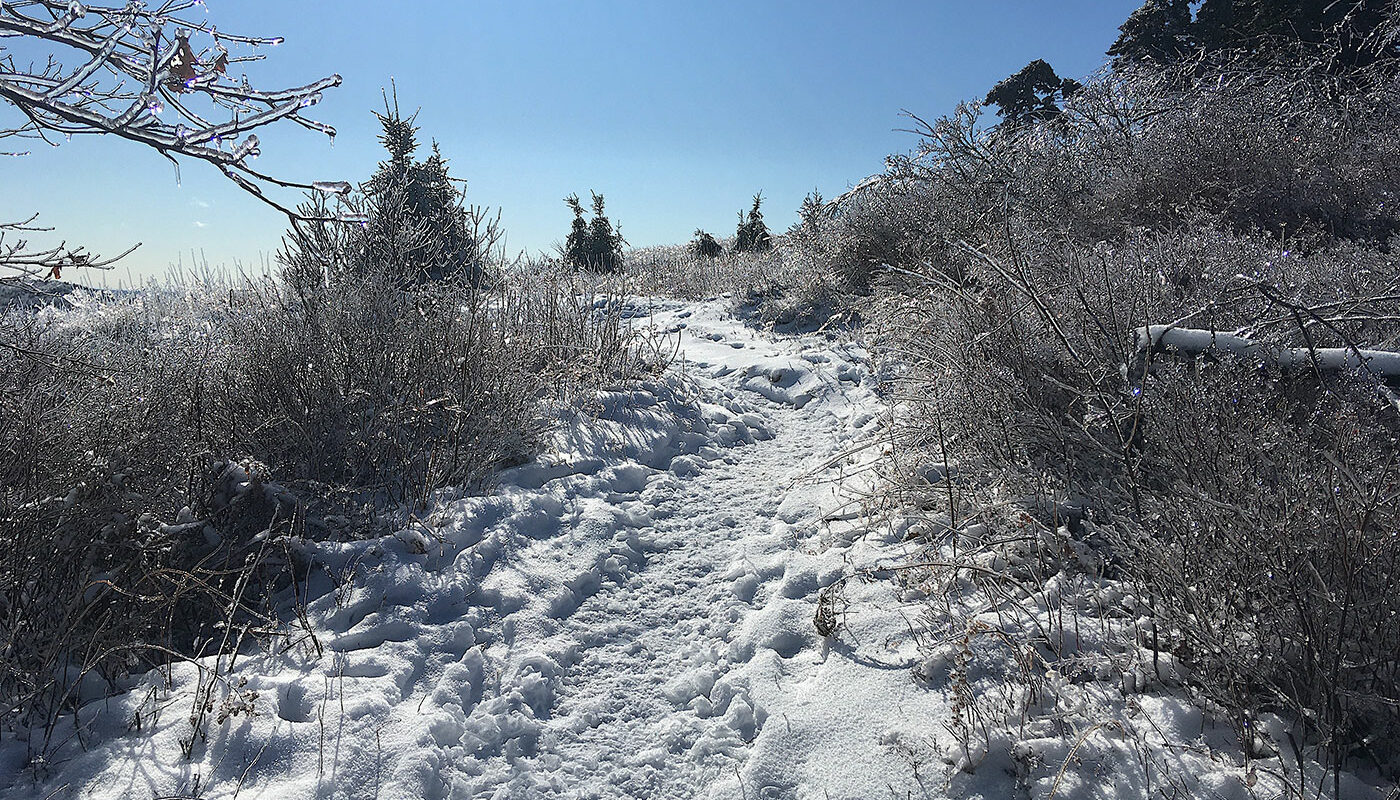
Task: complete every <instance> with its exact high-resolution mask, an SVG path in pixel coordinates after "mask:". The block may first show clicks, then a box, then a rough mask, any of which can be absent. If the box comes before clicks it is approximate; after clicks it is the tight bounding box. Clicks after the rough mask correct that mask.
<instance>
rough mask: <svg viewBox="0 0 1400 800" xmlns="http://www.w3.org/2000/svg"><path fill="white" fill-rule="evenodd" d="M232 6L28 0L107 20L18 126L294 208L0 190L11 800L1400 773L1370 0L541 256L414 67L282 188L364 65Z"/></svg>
mask: <svg viewBox="0 0 1400 800" xmlns="http://www.w3.org/2000/svg"><path fill="white" fill-rule="evenodd" d="M196 5H198V4H196V3H193V2H176V3H169V4H165V5H164V6H163V7H162V10H161V11H159V12H156V11H153V10H151V9H148V8H147V7H145V6H144V5H142V4H140V3H133V4H130V6H129V7H128V8H127V9H126V10H124V11H123V10H121V9H115V8H98V7H93V8H89V7H87V6H85V5H83V4H81V3H71V4H67V5H63V4H55V3H46V2H39V0H19V1H18V2H7V3H4V4H0V32H3V33H4V35H5V36H6V37H9V38H14V37H19V38H23V39H25V40H26V41H28V40H30V39H33V40H44V41H49V40H54V39H57V40H61V41H62V42H63V43H64V44H65V45H74V46H76V47H77V49H78V50H79V51H80V52H83V53H87V54H88V55H87V56H86V58H87V59H88V60H87V61H85V62H83V63H81V64H78V65H65V64H63V63H60V62H59V61H52V62H49V65H48V66H47V67H44V68H43V72H42V74H30V73H26V72H24V68H22V67H19V66H17V64H16V62H15V61H14V59H13V58H12V57H5V55H4V54H5V51H4V50H3V49H0V88H6V91H7V93H6V94H5V98H6V99H7V101H9V102H10V103H11V104H13V105H16V106H18V107H19V109H20V110H21V111H23V112H24V113H23V115H22V121H21V122H20V123H19V124H20V125H21V127H19V128H16V129H14V130H12V131H9V132H8V133H0V138H4V137H5V136H9V135H13V136H18V135H42V134H44V133H45V132H48V133H55V132H64V133H78V134H84V133H94V134H95V133H115V134H117V135H118V136H120V137H123V138H126V139H129V140H133V141H136V142H138V143H142V144H146V145H149V146H152V147H155V148H157V149H159V150H161V151H162V152H166V153H168V154H171V155H178V156H181V157H184V158H186V159H197V160H203V161H206V162H209V163H211V164H213V165H215V166H217V167H218V168H220V169H221V170H223V171H224V173H225V174H226V175H228V176H229V177H230V178H231V179H233V180H234V181H235V182H237V183H238V185H239V186H240V187H242V188H244V189H246V190H248V191H249V192H251V193H252V194H254V195H256V196H257V197H259V198H261V199H262V200H264V201H266V202H269V203H271V204H273V205H275V206H277V207H278V208H280V209H281V210H283V211H285V212H287V213H288V215H289V217H291V227H290V228H289V230H288V231H287V233H286V236H285V238H284V241H283V247H282V250H281V252H280V253H279V254H278V263H279V265H280V272H279V274H278V275H276V276H274V277H268V278H258V279H249V278H240V279H238V280H230V281H215V280H183V281H173V282H171V283H169V284H167V285H164V286H152V287H149V288H147V289H145V290H141V291H134V292H126V293H117V294H98V293H92V292H87V291H82V290H74V289H73V288H72V287H71V286H68V285H67V284H62V283H59V282H58V281H57V280H48V281H42V280H41V279H42V278H44V277H45V276H47V277H49V278H51V279H57V278H59V277H60V276H61V274H62V272H63V271H64V270H67V269H78V268H82V267H91V266H101V265H103V264H104V263H105V262H103V260H102V259H100V258H97V257H95V256H92V255H90V254H88V253H86V252H85V251H84V250H82V249H81V248H68V247H66V246H59V247H56V248H52V249H43V248H37V249H36V248H33V247H31V246H30V245H29V244H28V242H27V241H26V240H24V239H23V238H17V237H19V236H20V235H21V234H24V235H27V233H28V232H30V231H34V230H36V228H35V227H34V226H33V220H32V219H30V220H23V221H0V268H3V269H5V270H7V271H6V272H5V274H4V275H3V276H0V290H3V291H0V796H4V797H7V798H8V797H13V798H28V797H44V798H73V799H74V800H77V799H78V798H84V799H85V798H127V797H141V798H161V799H162V800H174V799H175V798H179V800H196V799H197V798H198V799H203V798H209V799H210V800H213V799H215V798H228V799H229V800H232V798H236V797H265V798H278V799H279V800H280V798H293V799H296V798H308V799H309V798H326V799H327V800H342V799H343V800H359V798H366V799H368V798H431V799H433V800H438V799H441V800H448V799H449V798H491V799H492V800H505V798H535V797H572V798H612V797H632V798H693V797H701V798H716V799H718V798H725V799H726V800H728V799H731V798H732V799H733V800H819V799H820V800H831V799H832V798H841V799H842V800H858V799H865V798H884V797H888V798H906V800H907V799H908V798H957V799H959V800H961V799H963V798H967V799H968V800H972V799H973V798H983V799H984V800H991V799H992V798H1027V800H1054V799H1055V798H1063V799H1064V800H1089V799H1091V798H1094V799H1101V800H1122V799H1123V798H1152V799H1153V800H1158V799H1160V800H1178V799H1180V798H1201V799H1202V800H1218V799H1221V798H1224V799H1226V800H1236V799H1238V800H1263V799H1264V798H1269V799H1270V800H1273V799H1274V798H1279V799H1280V800H1304V799H1305V798H1307V799H1310V800H1321V798H1330V800H1342V799H1343V798H1357V799H1358V800H1370V798H1375V799H1376V800H1382V799H1384V800H1395V798H1397V797H1400V787H1397V783H1396V781H1397V778H1398V777H1400V570H1398V569H1397V567H1400V537H1397V530H1400V450H1398V449H1397V447H1398V444H1397V443H1400V394H1397V392H1400V355H1397V349H1400V259H1397V256H1396V250H1397V247H1400V206H1397V204H1396V201H1395V198H1396V196H1397V195H1400V166H1398V165H1400V133H1397V131H1400V68H1397V65H1400V25H1397V24H1396V21H1395V19H1394V10H1393V8H1391V7H1390V6H1388V5H1385V4H1381V3H1372V2H1337V3H1328V4H1316V3H1286V4H1285V3H1261V2H1253V0H1250V1H1248V2H1246V0H1236V1H1235V2H1233V3H1228V2H1223V0H1205V2H1202V3H1195V4H1193V3H1188V2H1185V0H1151V2H1148V3H1146V4H1145V5H1144V6H1143V7H1142V8H1141V9H1139V11H1137V12H1135V13H1134V14H1133V15H1132V16H1131V17H1130V18H1129V19H1128V20H1127V21H1126V22H1125V23H1124V25H1123V27H1122V28H1121V32H1122V36H1121V37H1120V38H1119V40H1118V41H1117V42H1116V43H1115V44H1114V45H1113V48H1112V49H1111V50H1110V51H1109V55H1110V56H1111V57H1112V61H1111V63H1110V64H1109V66H1108V67H1106V68H1105V70H1104V71H1103V72H1102V73H1101V74H1099V75H1096V76H1092V77H1090V78H1088V79H1086V80H1085V81H1083V82H1081V81H1078V80H1074V79H1066V78H1062V77H1061V76H1059V75H1057V74H1056V73H1055V71H1054V69H1053V68H1052V67H1051V66H1050V65H1049V64H1047V63H1045V62H1043V61H1033V62H1031V63H1030V64H1028V65H1027V66H1026V67H1025V68H1024V69H1022V70H1021V71H1019V72H1017V73H1016V74H1014V75H1012V76H1010V77H1008V78H1007V79H1006V80H1004V81H1002V82H1001V83H999V84H997V85H996V86H995V87H993V88H992V90H991V91H990V92H989V94H988V95H987V96H986V98H985V100H984V101H983V104H982V105H978V104H971V103H970V104H965V105H962V106H960V107H958V108H957V109H956V110H955V111H953V112H952V113H950V114H949V115H947V116H944V117H940V118H937V119H933V120H932V121H928V120H924V119H922V118H919V117H911V120H912V121H911V122H910V123H909V125H910V128H911V130H910V133H911V134H912V136H913V139H912V140H911V141H912V142H913V143H914V146H913V149H912V150H911V152H908V153H905V154H900V155H895V156H891V157H890V158H889V159H888V161H887V168H886V170H885V171H884V172H883V173H881V174H879V175H875V176H872V177H870V178H868V179H866V180H864V181H862V182H860V183H859V184H858V185H857V186H855V187H854V188H852V189H851V190H850V191H848V192H846V193H844V194H842V195H841V196H840V197H837V198H835V199H833V200H831V201H827V200H824V199H823V198H821V197H820V195H818V194H816V193H813V194H812V195H811V196H809V197H808V198H807V199H806V200H805V201H804V202H803V203H802V206H801V208H800V209H799V216H800V219H799V221H798V222H797V223H796V224H795V225H793V226H792V227H791V228H790V229H789V230H787V231H785V232H781V233H775V232H773V231H770V230H769V229H768V227H767V223H766V222H765V221H764V216H763V211H762V202H763V196H762V195H761V194H760V195H755V196H754V197H753V200H752V206H751V207H749V208H748V210H747V213H744V212H743V211H741V213H740V221H739V224H738V228H737V230H736V231H735V233H734V236H733V237H732V238H727V237H723V236H721V237H716V236H714V235H713V234H710V233H707V232H705V231H703V230H697V231H696V232H695V238H694V240H693V241H692V242H690V244H689V245H676V246H673V247H658V248H649V249H644V250H630V251H628V250H624V248H623V245H624V240H623V239H622V237H621V234H620V228H619V227H617V226H615V224H614V222H613V221H612V220H609V219H608V217H607V216H606V213H605V204H604V200H603V197H602V195H601V194H592V195H591V203H590V205H589V208H591V214H590V212H589V210H588V209H585V207H584V204H583V203H582V201H581V199H580V197H579V195H577V194H572V195H570V196H569V197H568V198H566V200H565V202H566V203H567V204H568V206H569V207H570V209H571V210H572V211H573V213H574V220H573V224H572V229H571V231H570V233H569V234H568V238H567V239H566V240H565V241H564V242H563V243H562V244H561V246H560V248H559V255H560V256H561V258H560V259H558V260H550V259H541V260H538V261H534V262H529V263H527V262H526V261H525V260H524V259H517V260H515V261H510V260H509V259H507V258H505V256H504V255H503V254H502V253H501V251H500V242H501V241H502V239H501V237H502V236H503V230H502V228H501V227H500V216H499V214H496V215H493V214H492V213H489V212H488V211H487V210H486V209H485V208H483V207H479V206H474V205H468V204H467V203H466V201H465V198H464V196H463V193H462V192H463V190H462V189H461V188H460V187H461V182H460V181H458V180H456V179H455V178H453V177H451V176H449V174H448V166H447V164H448V162H447V160H446V159H445V158H444V157H443V156H442V154H441V153H440V152H439V150H438V148H437V146H436V145H434V146H433V147H432V148H430V150H429V151H428V152H421V151H420V148H419V144H418V139H417V133H418V129H417V127H416V125H415V121H414V120H415V118H414V117H413V116H409V117H407V118H405V117H404V116H402V115H401V114H400V111H399V108H398V104H397V98H395V99H393V100H392V101H391V99H390V96H389V95H388V94H387V93H386V95H385V97H384V109H383V112H382V113H377V116H378V119H379V122H380V124H381V127H382V134H381V137H380V141H381V142H382V143H383V144H384V146H385V149H386V151H387V154H386V158H385V160H384V161H383V162H381V163H380V164H379V165H378V167H377V168H376V169H375V170H374V172H373V174H372V175H371V177H369V178H368V179H367V180H365V181H364V182H362V183H358V184H352V183H349V182H347V181H339V180H336V181H328V180H321V181H314V182H311V183H306V184H300V183H296V182H292V181H287V180H283V179H281V178H277V177H275V176H267V175H263V174H262V173H259V172H256V171H254V170H253V169H251V168H250V167H249V165H248V163H247V159H248V158H251V156H253V155H255V154H256V152H257V150H258V147H259V142H258V139H257V136H256V134H254V133H253V132H252V131H253V129H255V128H257V127H261V126H263V125H267V124H272V123H273V122H276V121H278V120H292V121H294V122H296V123H300V124H301V125H302V126H304V127H308V128H310V129H312V130H315V131H321V132H324V133H333V131H332V130H331V129H330V128H328V127H327V126H325V125H323V124H322V123H319V122H315V121H313V120H310V119H306V118H304V117H301V116H300V115H299V114H300V110H301V109H303V108H305V107H308V106H311V105H314V104H315V102H316V101H317V100H318V99H319V97H320V92H321V91H322V90H324V89H330V88H332V87H333V86H335V85H336V84H337V83H338V82H339V78H338V77H336V76H331V77H328V78H324V79H322V80H320V81H315V82H313V83H310V84H307V85H305V86H302V87H300V88H294V89H287V90H283V91H273V92H264V91H259V90H255V89H253V88H252V87H251V86H248V85H246V84H244V85H241V86H239V85H232V84H230V82H229V81H228V78H227V67H228V64H229V57H228V52H227V50H226V48H225V47H224V44H225V42H226V41H233V40H229V39H228V37H227V36H226V35H222V34H216V32H215V31H214V30H213V29H212V27H208V26H204V25H198V24H193V23H190V24H185V23H181V22H180V20H178V19H176V18H175V16H172V15H177V14H180V13H183V12H185V11H188V10H190V9H192V8H194V7H195V6H196ZM1279 9H1285V11H1286V13H1283V14H1279V13H1275V12H1277V11H1278V10H1279ZM167 27H170V28H172V30H171V31H169V32H168V33H167V32H166V31H165V29H166V28H167ZM46 37H47V38H46ZM192 37H193V39H194V40H196V41H199V40H200V37H208V38H209V39H210V40H211V41H212V42H213V44H212V45H210V47H208V48H207V49H205V50H201V51H199V52H196V51H195V49H194V48H193V47H192V46H191V45H190V41H191V39H192ZM221 37H222V38H221ZM5 40H7V39H5ZM5 40H0V41H5ZM161 41H165V42H167V44H168V45H169V46H168V47H166V48H165V49H164V50H162V49H161V46H160V44H159V43H160V42H161ZM239 41H241V42H242V43H243V44H249V45H251V44H257V43H266V44H271V43H274V42H275V40H273V39H246V40H239ZM250 58H253V59H256V58H258V57H257V56H252V57H250ZM32 69H38V68H37V67H34V68H32ZM122 76H125V79H124V78H122ZM126 79H131V81H132V82H131V83H130V86H134V87H137V88H134V89H129V88H124V87H127V86H128V84H127V83H125V82H124V80H126ZM14 86H20V87H21V88H22V89H23V90H22V91H20V90H17V89H14V88H13V87H14ZM36 86H37V87H49V88H48V89H46V90H44V91H42V92H41V91H40V90H39V89H35V88H33V87H36ZM25 87H27V88H25ZM75 89H81V90H80V91H74V90H75ZM129 92H136V94H135V95H130V96H129ZM133 100H134V101H135V102H134V103H133V102H132V101H133ZM194 101H200V102H203V103H205V104H206V105H212V106H213V110H214V112H217V113H216V114H215V115H214V116H217V115H218V113H222V112H223V111H229V112H232V113H233V119H232V120H230V121H228V122H222V123H221V122H218V121H217V120H216V119H212V118H211V119H210V120H205V118H204V117H201V116H199V115H197V114H193V113H192V112H190V111H189V110H188V103H191V102H194ZM165 103H170V104H171V105H172V107H173V108H174V109H175V112H176V113H175V114H173V115H170V116H167V117H165V118H163V119H161V118H159V116H158V115H159V113H160V110H161V109H162V108H163V104H165ZM984 106H986V107H991V106H995V107H996V108H997V112H998V114H997V118H996V119H995V120H991V119H989V118H988V116H987V113H986V108H984ZM122 109H125V110H122ZM248 109H258V111H257V113H255V114H252V115H250V116H242V113H243V112H245V111H247V110H248ZM205 113H206V114H208V113H209V112H208V110H207V109H206V111H205ZM176 116H180V117H182V118H184V119H186V122H196V121H197V122H198V124H197V125H194V126H191V125H188V124H186V123H178V122H176V121H175V120H174V117H176ZM274 188H278V189H297V188H301V189H305V190H307V191H308V194H307V196H306V199H305V200H304V202H303V203H302V205H300V206H298V207H297V209H296V210H295V211H293V210H292V209H290V208H287V207H284V206H283V205H281V204H280V202H279V201H278V200H276V199H275V198H274V197H273V191H272V190H273V189H274ZM264 190H267V191H266V192H265V191H264ZM4 237H9V238H4Z"/></svg>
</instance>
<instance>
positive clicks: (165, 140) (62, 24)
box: [0, 0, 340, 274]
mask: <svg viewBox="0 0 1400 800" xmlns="http://www.w3.org/2000/svg"><path fill="white" fill-rule="evenodd" d="M203 6H204V4H203V2H196V1H195V0H165V2H161V3H149V4H148V3H146V2H141V0H132V1H131V2H128V3H126V4H125V5H122V6H101V5H89V4H85V3H83V2H81V0H70V1H69V2H52V1H51V0H4V1H3V2H0V100H3V101H4V102H6V103H8V104H9V105H11V106H13V107H14V108H15V109H16V110H17V111H18V116H17V117H16V119H15V121H14V123H13V124H7V125H3V126H0V139H4V138H32V139H40V140H42V141H44V142H47V143H49V144H57V143H58V142H59V141H61V140H62V138H71V137H73V136H78V135H84V134H114V135H116V136H118V137H120V138H123V139H127V140H129V141H133V142H137V143H139V144H143V145H146V146H147V147H150V148H152V149H154V150H156V151H157V152H160V153H161V154H163V155H165V156H166V157H168V158H171V159H172V160H178V159H179V158H180V157H185V158H192V159H198V160H200V161H205V162H208V163H210V164H212V165H214V166H215V167H217V168H218V169H219V170H220V171H221V172H223V173H224V174H225V175H226V176H228V177H229V178H230V179H231V180H233V181H234V183H236V184H237V185H238V186H239V187H240V188H242V189H244V190H245V191H248V192H249V193H250V194H252V195H254V196H255V197H257V198H258V199H259V200H261V201H263V202H264V203H267V204H268V205H271V206H272V207H274V208H276V209H278V210H279V211H282V212H283V213H285V214H287V215H288V216H291V217H294V218H295V217H296V212H295V211H293V210H292V209H291V208H290V207H288V205H286V204H283V203H280V202H278V201H277V200H276V199H274V198H273V197H272V196H270V195H269V193H268V192H267V191H266V189H267V188H268V187H280V188H290V189H302V190H306V189H311V188H312V187H313V182H312V181H309V180H308V181H304V182H303V181H296V180H290V179H287V178H280V177H274V176H271V175H268V174H265V173H262V172H259V171H257V170H254V169H252V168H251V167H250V166H249V163H248V162H249V161H250V160H251V159H253V158H256V157H257V156H258V154H259V148H260V143H259V141H258V137H257V135H256V133H255V132H254V131H255V130H256V129H258V128H261V127H263V126H266V125H271V124H273V123H275V122H280V121H284V120H290V121H292V122H295V123H297V124H299V125H301V126H302V127H305V128H308V129H310V130H314V131H318V132H321V133H324V134H326V135H327V136H330V137H332V138H333V137H334V136H335V129H334V128H332V127H331V126H329V125H327V124H325V123H323V122H319V121H316V120H313V119H309V118H307V117H304V116H302V114H303V113H304V112H305V110H306V109H307V108H309V107H311V106H313V105H315V104H317V103H318V102H320V100H321V96H322V92H324V91H325V90H327V89H330V88H332V87H335V86H338V85H339V84H340V76H339V75H331V76H328V77H325V78H321V79H320V80H316V81H313V82H311V83H308V84H305V85H302V86H296V87H293V88H286V89H266V88H255V87H254V86H252V85H251V84H250V83H249V81H248V77H247V76H246V75H243V76H241V78H240V79H238V80H234V79H233V78H232V77H231V76H230V75H229V69H230V66H231V65H235V64H238V63H241V62H249V61H259V60H262V59H263V58H264V57H265V56H264V55H263V54H261V53H258V52H254V49H256V48H258V47H263V46H271V45H276V44H280V43H281V41H282V40H281V39H280V38H275V37H252V36H237V35H230V34H227V33H224V32H222V31H219V30H218V29H217V28H216V27H215V26H214V25H213V24H211V23H210V22H209V21H208V20H201V19H195V18H192V17H187V16H182V15H184V14H186V13H190V12H195V11H202V10H203ZM199 45H203V48H202V49H200V50H196V47H197V46H199ZM231 47H232V48H235V49H238V48H242V49H245V50H247V52H244V53H242V54H238V55H235V54H233V53H232V52H231V51H230V48H231ZM19 56H22V57H23V58H24V59H25V61H24V62H21V61H19V59H18V57H19ZM60 137H62V138H60ZM25 224H26V223H11V224H9V225H0V232H4V231H9V232H10V233H11V234H12V236H13V234H14V232H16V231H21V230H35V229H32V228H26V227H25ZM96 263H100V260H99V259H95V258H92V257H89V256H87V255H85V253H84V252H83V251H82V249H81V248H77V249H68V248H65V247H64V246H62V245H60V246H59V247H57V248H52V249H49V250H27V249H26V248H25V242H24V241H22V240H12V241H11V242H9V243H8V244H0V268H9V269H10V270H11V271H18V272H21V273H23V274H34V273H46V272H50V271H54V270H56V269H62V268H63V267H67V266H79V265H93V264H96Z"/></svg>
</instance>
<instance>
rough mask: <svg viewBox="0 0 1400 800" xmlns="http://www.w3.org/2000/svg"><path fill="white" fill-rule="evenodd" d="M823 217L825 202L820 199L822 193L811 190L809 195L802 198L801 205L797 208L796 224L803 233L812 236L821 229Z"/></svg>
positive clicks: (824, 214)
mask: <svg viewBox="0 0 1400 800" xmlns="http://www.w3.org/2000/svg"><path fill="white" fill-rule="evenodd" d="M825 216H826V202H825V201H824V200H823V199H822V193H821V192H820V191H818V190H816V189H813V190H812V192H811V194H809V195H807V196H806V197H803V198H802V205H800V206H798V207H797V220H798V224H799V225H800V226H801V228H802V230H803V232H804V233H807V234H814V233H816V232H817V231H819V230H820V229H821V223H822V218H823V217H825Z"/></svg>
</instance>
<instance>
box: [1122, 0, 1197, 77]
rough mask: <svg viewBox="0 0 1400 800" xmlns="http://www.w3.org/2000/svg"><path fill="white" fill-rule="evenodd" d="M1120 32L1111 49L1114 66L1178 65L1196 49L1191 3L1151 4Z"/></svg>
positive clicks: (1157, 0) (1155, 0) (1167, 0)
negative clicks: (1147, 62) (1137, 64)
mask: <svg viewBox="0 0 1400 800" xmlns="http://www.w3.org/2000/svg"><path fill="white" fill-rule="evenodd" d="M1118 30H1119V32H1120V33H1119V36H1118V39H1117V41H1115V42H1114V43H1113V46H1112V47H1110V48H1108V55H1110V56H1112V57H1113V59H1114V63H1123V62H1134V61H1152V62H1155V63H1157V64H1172V63H1175V62H1177V61H1180V60H1181V57H1182V56H1183V55H1185V54H1186V53H1187V52H1189V51H1190V50H1191V48H1192V46H1193V43H1192V36H1191V35H1192V32H1193V28H1192V20H1191V4H1190V2H1189V0H1147V2H1146V3H1144V4H1143V6H1142V7H1141V8H1139V9H1138V10H1137V11H1134V12H1133V13H1132V14H1131V15H1130V16H1129V17H1128V19H1127V21H1126V22H1124V23H1123V24H1122V25H1121V26H1119V28H1118Z"/></svg>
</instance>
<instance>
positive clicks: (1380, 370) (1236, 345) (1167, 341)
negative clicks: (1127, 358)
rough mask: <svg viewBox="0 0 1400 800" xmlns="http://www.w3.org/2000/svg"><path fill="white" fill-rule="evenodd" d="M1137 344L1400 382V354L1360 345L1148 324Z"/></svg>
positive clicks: (1150, 349) (1145, 349) (1142, 348)
mask: <svg viewBox="0 0 1400 800" xmlns="http://www.w3.org/2000/svg"><path fill="white" fill-rule="evenodd" d="M1138 347H1139V350H1140V352H1142V353H1144V354H1146V353H1151V352H1156V351H1159V350H1163V349H1167V350H1174V351H1176V352H1177V353H1181V354H1183V355H1188V356H1199V355H1203V354H1206V353H1219V354H1222V355H1230V356H1234V357H1236V358H1242V359H1247V360H1249V361H1253V362H1255V363H1258V364H1262V365H1266V366H1269V367H1276V368H1278V369H1282V370H1298V369H1313V370H1316V371H1318V372H1321V373H1329V374H1336V373H1346V372H1362V373H1366V374H1369V375H1372V376H1374V377H1375V378H1377V379H1378V380H1380V381H1382V382H1395V381H1400V353H1394V352H1390V351H1386V350H1365V349H1361V348H1358V347H1281V346H1278V345H1273V344H1269V343H1266V342H1260V341H1257V340H1254V339H1249V338H1246V337H1244V336H1239V335H1237V334H1233V333H1223V332H1221V331H1211V330H1201V329H1196V328H1179V327H1176V326H1174V325H1148V326H1146V327H1144V328H1141V329H1139V330H1138Z"/></svg>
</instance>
